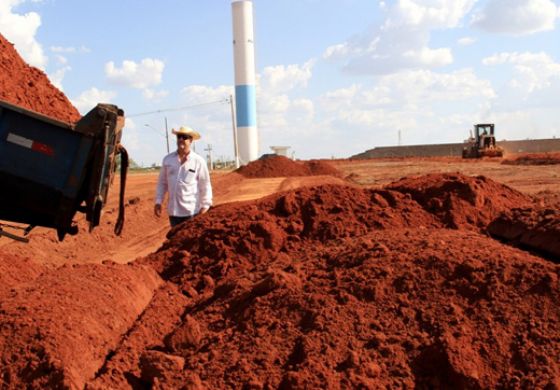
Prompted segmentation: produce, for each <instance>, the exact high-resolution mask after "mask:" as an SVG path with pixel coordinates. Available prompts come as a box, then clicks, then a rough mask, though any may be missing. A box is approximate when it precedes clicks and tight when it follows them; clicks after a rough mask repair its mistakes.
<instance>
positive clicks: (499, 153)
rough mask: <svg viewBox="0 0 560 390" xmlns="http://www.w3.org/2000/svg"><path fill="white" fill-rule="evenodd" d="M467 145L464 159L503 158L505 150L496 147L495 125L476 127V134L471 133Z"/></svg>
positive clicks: (464, 149)
mask: <svg viewBox="0 0 560 390" xmlns="http://www.w3.org/2000/svg"><path fill="white" fill-rule="evenodd" d="M465 143H466V144H467V145H466V146H465V147H464V148H463V158H480V157H503V155H504V149H503V148H501V147H500V146H497V145H496V137H495V136H494V124H493V123H481V124H476V125H474V134H473V133H471V136H470V137H469V139H467V140H466V141H465Z"/></svg>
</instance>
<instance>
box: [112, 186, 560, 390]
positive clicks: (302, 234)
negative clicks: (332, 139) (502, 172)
mask: <svg viewBox="0 0 560 390" xmlns="http://www.w3.org/2000/svg"><path fill="white" fill-rule="evenodd" d="M439 176H440V177H439V178H437V177H436V175H432V176H430V177H429V178H425V179H424V180H422V178H417V179H415V180H416V181H417V183H418V188H416V189H414V185H413V182H412V181H411V182H408V183H406V184H407V185H406V186H405V185H404V184H405V182H400V184H398V185H397V184H395V185H394V186H390V187H394V188H399V189H400V190H403V192H405V193H400V192H398V191H395V190H389V189H386V190H364V189H357V188H351V187H345V186H334V185H331V186H321V187H314V188H303V189H300V190H296V191H291V192H287V193H284V194H276V195H273V196H270V197H268V198H265V199H263V200H261V201H258V202H256V203H239V204H230V205H223V206H220V207H216V208H215V209H213V210H211V211H210V212H209V213H207V214H205V215H203V216H199V217H197V218H195V219H194V220H191V221H189V222H187V223H185V224H182V225H179V226H177V227H176V228H175V229H173V230H172V231H171V232H170V234H169V241H168V242H166V243H165V245H164V246H163V247H162V248H161V250H160V251H159V252H158V253H156V254H154V255H151V256H148V257H147V258H146V259H144V260H143V261H142V262H144V263H148V264H152V265H153V266H154V267H156V268H157V269H158V270H159V272H160V273H161V275H162V276H163V277H164V278H165V279H167V280H170V281H172V282H174V283H175V284H177V285H178V286H179V288H180V289H181V290H182V291H183V293H184V294H185V295H187V296H188V297H189V298H191V299H192V300H193V302H192V303H191V304H189V305H188V306H187V307H186V309H185V312H184V314H183V316H182V321H181V323H180V324H179V325H178V326H177V327H176V328H175V329H174V331H172V332H170V333H169V334H167V335H166V336H165V337H164V338H163V339H162V340H161V342H160V343H159V344H157V348H151V349H150V348H147V349H145V350H137V351H135V354H136V357H135V358H134V359H129V360H128V363H127V364H126V365H125V367H127V368H126V369H121V370H120V372H121V373H123V374H122V375H126V372H128V374H129V376H128V377H129V378H130V377H131V376H132V377H133V378H134V380H136V381H138V383H144V384H145V386H150V385H156V384H157V385H158V386H163V387H169V388H177V387H180V386H182V385H184V384H189V386H193V388H197V386H198V388H200V387H201V386H204V387H205V388H228V387H229V388H322V387H326V388H403V387H419V388H451V387H459V388H496V387H505V388H510V387H520V388H527V387H530V388H542V387H546V386H558V385H559V383H558V379H557V378H558V372H560V363H559V362H558V361H557V359H556V358H555V357H556V356H558V354H560V337H559V336H560V308H559V307H558V305H557V304H556V302H557V300H558V298H560V285H559V283H558V277H559V276H558V270H557V267H556V266H554V265H553V264H550V263H547V262H546V261H543V260H542V259H539V258H537V257H534V256H531V255H530V254H528V253H526V252H523V251H520V250H517V249H515V248H509V247H504V246H503V245H501V244H500V243H498V242H496V241H494V240H492V239H489V238H487V237H485V236H483V235H480V234H478V233H477V232H475V231H471V229H475V228H478V227H480V224H481V221H484V220H486V219H487V218H490V216H489V214H488V210H491V211H492V212H495V213H497V212H498V211H499V210H500V209H503V208H506V207H508V203H507V201H506V200H505V198H507V197H508V196H512V197H513V198H514V200H515V199H517V200H518V201H519V202H524V201H525V200H526V199H525V198H523V197H519V196H520V194H517V193H515V192H514V191H511V190H510V189H508V188H507V187H503V186H500V185H498V184H497V183H494V182H492V181H491V180H488V179H484V178H475V179H472V180H473V181H472V182H471V181H470V180H471V179H470V178H466V177H463V176H461V175H454V176H453V175H451V176H450V175H439ZM453 178H454V179H453ZM442 183H443V184H442ZM404 189H406V191H404ZM447 192H451V193H452V195H449V196H448V195H447ZM473 192H474V193H473ZM421 194H424V196H425V197H427V196H428V195H427V194H432V195H434V197H435V198H439V199H446V200H445V201H442V203H441V205H439V206H438V207H435V208H433V210H432V211H433V212H428V210H427V209H426V207H425V205H421V204H419V203H418V202H416V201H415V200H414V197H415V196H416V197H417V198H418V199H419V200H422V199H423V198H422V196H420V195H421ZM477 199H479V200H478V202H482V203H477ZM480 199H482V200H480ZM514 200H512V202H513V201H514ZM461 202H466V203H467V204H468V205H470V206H468V207H469V213H470V215H471V216H472V218H471V220H472V221H471V220H467V219H464V218H463V216H464V215H465V212H466V207H467V206H464V205H463V206H462V207H458V206H457V205H458V204H459V205H461V204H462V203H461ZM477 204H483V205H484V206H485V208H484V209H478V208H477V207H475V205H477ZM446 207H447V209H446ZM454 213H458V214H459V216H454ZM463 219H464V220H463ZM446 221H447V222H448V223H446ZM457 221H462V222H461V223H457ZM469 221H471V222H469ZM468 223H472V225H468ZM444 226H453V227H456V228H459V229H463V228H466V229H468V230H449V229H444V228H442V227H444ZM117 353H118V352H117ZM130 361H137V362H138V363H137V364H136V366H134V367H131V366H130ZM110 364H111V366H112V367H118V366H119V362H118V361H111V362H110ZM115 370H116V371H117V372H118V371H119V370H118V369H117V368H115ZM127 370H128V371H127ZM108 379H109V378H105V382H104V384H105V385H110V383H111V382H107V380H108ZM113 380H115V382H114V383H118V382H119V380H118V379H116V378H113ZM121 381H122V379H121Z"/></svg>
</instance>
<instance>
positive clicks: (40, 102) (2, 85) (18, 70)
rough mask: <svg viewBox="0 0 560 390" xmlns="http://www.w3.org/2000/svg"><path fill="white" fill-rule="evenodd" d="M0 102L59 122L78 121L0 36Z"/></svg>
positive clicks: (39, 73) (61, 97) (66, 102)
mask: <svg viewBox="0 0 560 390" xmlns="http://www.w3.org/2000/svg"><path fill="white" fill-rule="evenodd" d="M0 99H1V100H5V101H7V102H8V103H11V104H15V105H19V106H21V107H24V108H26V109H28V110H32V111H36V112H38V113H41V114H43V115H46V116H49V117H51V118H53V119H57V120H59V121H62V122H67V123H74V122H76V121H78V120H79V119H80V118H81V115H80V113H79V112H78V110H77V109H76V108H75V107H74V106H73V105H72V103H70V101H69V100H68V98H67V97H66V96H65V95H64V94H63V93H62V92H60V91H59V90H58V89H57V88H56V87H55V86H54V85H52V84H51V82H50V81H49V79H48V78H47V75H46V74H45V73H44V72H42V71H41V70H39V69H37V68H34V67H32V66H29V65H27V64H26V63H25V62H24V61H23V60H22V59H21V57H20V56H19V54H18V53H17V51H16V50H15V49H14V47H13V45H12V44H11V43H10V42H8V41H7V40H6V39H5V38H4V37H3V36H2V34H0Z"/></svg>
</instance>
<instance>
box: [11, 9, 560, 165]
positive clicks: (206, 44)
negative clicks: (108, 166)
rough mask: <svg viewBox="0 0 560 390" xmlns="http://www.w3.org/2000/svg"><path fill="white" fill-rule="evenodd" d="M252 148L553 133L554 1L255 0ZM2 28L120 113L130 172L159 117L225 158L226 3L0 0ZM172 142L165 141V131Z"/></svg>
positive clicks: (155, 133) (229, 142)
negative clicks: (486, 132) (490, 127)
mask: <svg viewBox="0 0 560 390" xmlns="http://www.w3.org/2000/svg"><path fill="white" fill-rule="evenodd" d="M253 6H254V18H255V19H254V30H255V56H256V74H257V126H258V131H259V146H260V154H265V153H271V152H272V151H271V149H270V147H271V146H289V147H290V149H289V150H288V153H289V155H290V156H292V157H294V158H297V159H312V158H346V157H350V156H352V155H355V154H358V153H362V152H364V151H366V150H369V149H372V148H374V147H378V146H392V145H399V144H400V145H415V144H431V143H449V142H462V141H463V140H465V139H466V138H468V136H469V130H470V129H472V127H473V124H475V123H495V124H496V137H497V139H498V140H503V139H507V140H515V139H539V138H553V137H559V136H560V126H559V123H560V107H559V102H560V98H559V97H560V32H559V24H560V0H395V1H389V0H386V1H375V0H281V1H279V0H253ZM0 33H2V34H3V35H4V36H5V37H6V39H8V40H9V41H10V42H12V43H14V45H15V48H16V50H17V51H18V52H19V54H20V55H21V56H22V58H23V59H24V60H25V61H26V62H27V63H28V64H30V65H33V66H36V67H38V68H40V69H42V70H43V71H44V72H45V73H46V74H47V75H48V77H49V79H50V80H51V82H52V83H53V84H54V85H56V86H57V87H58V88H60V89H61V90H62V91H63V92H64V93H65V94H66V96H67V97H68V98H69V99H70V100H71V101H72V103H73V104H74V105H75V106H76V107H77V108H78V109H79V110H80V112H81V113H82V114H85V113H87V112H88V111H89V110H91V109H92V108H94V107H95V105H96V104H97V103H112V104H116V105H117V106H119V107H120V108H122V109H123V110H124V111H125V115H126V126H125V129H124V131H123V140H122V143H123V145H124V146H125V147H126V148H127V150H128V152H129V155H130V156H131V158H132V159H133V160H134V161H135V162H136V163H138V164H140V165H142V166H150V165H152V164H160V162H161V160H162V158H163V157H164V155H165V154H166V153H167V147H166V138H165V129H166V127H165V124H166V122H167V129H168V131H169V133H170V132H171V129H172V128H177V127H180V126H189V127H192V128H194V129H195V130H197V131H199V132H200V133H201V135H202V138H201V139H200V140H199V141H197V142H195V150H196V152H197V153H199V154H201V155H203V156H206V155H207V154H208V150H207V149H209V145H210V148H211V149H212V152H211V153H212V156H213V159H214V160H216V159H222V160H227V159H233V156H234V147H233V127H232V115H231V106H230V104H229V101H228V99H229V96H230V95H231V94H232V93H233V91H234V84H235V81H234V64H233V43H232V40H233V34H232V15H231V1H230V0H159V1H153V0H152V1H146V0H118V1H115V0H111V1H109V0H96V1H85V0H0ZM170 148H171V150H173V149H174V148H175V141H174V138H173V137H172V136H171V134H170Z"/></svg>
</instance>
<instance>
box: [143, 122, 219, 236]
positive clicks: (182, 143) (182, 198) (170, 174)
mask: <svg viewBox="0 0 560 390" xmlns="http://www.w3.org/2000/svg"><path fill="white" fill-rule="evenodd" d="M172 133H173V134H175V135H176V136H177V151H175V152H173V153H170V154H168V155H167V156H165V157H164V158H163V162H162V164H161V170H160V172H159V178H158V183H157V189H156V204H155V206H154V214H155V215H156V216H157V217H160V216H161V204H162V203H163V198H164V196H165V193H166V192H167V193H169V198H168V204H167V213H168V214H169V223H170V224H171V227H173V226H175V225H177V224H179V223H181V222H183V221H185V220H187V219H190V218H192V217H194V216H195V215H197V214H204V213H206V212H207V211H208V209H209V208H210V206H211V205H212V185H211V183H210V174H209V172H208V167H207V166H206V161H205V160H204V158H202V157H201V156H199V155H198V154H196V153H195V152H193V151H192V150H191V145H192V143H193V141H195V140H197V139H200V134H199V133H198V132H196V131H194V130H193V129H191V128H189V127H181V128H180V129H178V130H175V129H173V130H172Z"/></svg>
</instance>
